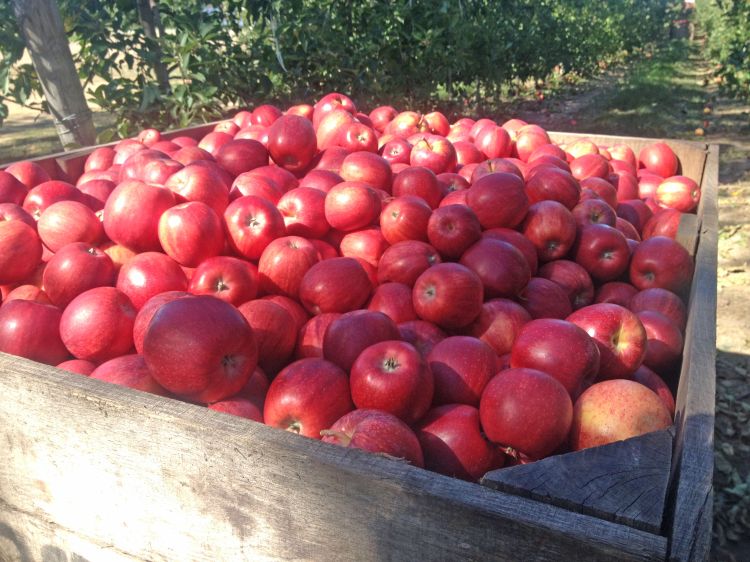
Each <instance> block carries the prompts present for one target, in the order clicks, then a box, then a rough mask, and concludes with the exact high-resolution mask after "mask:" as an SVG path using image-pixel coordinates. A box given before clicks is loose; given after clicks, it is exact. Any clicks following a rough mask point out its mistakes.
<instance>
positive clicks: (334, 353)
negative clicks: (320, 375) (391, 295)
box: [323, 310, 399, 372]
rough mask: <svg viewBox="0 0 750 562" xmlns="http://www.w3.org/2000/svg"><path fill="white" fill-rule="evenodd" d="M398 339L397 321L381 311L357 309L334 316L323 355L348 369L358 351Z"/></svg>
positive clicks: (324, 340) (324, 343)
mask: <svg viewBox="0 0 750 562" xmlns="http://www.w3.org/2000/svg"><path fill="white" fill-rule="evenodd" d="M397 339H399V332H398V328H397V327H396V324H395V322H393V320H391V319H390V318H389V317H388V316H386V315H385V314H383V313H382V312H376V311H370V310H354V311H352V312H347V313H346V314H343V315H342V316H341V317H340V318H337V319H336V320H334V321H333V322H332V323H331V324H330V326H329V327H328V329H327V330H326V333H325V337H324V339H323V356H324V357H325V358H326V359H327V360H328V361H331V362H332V363H335V364H336V365H338V366H339V367H341V368H342V369H344V371H346V372H349V371H350V369H351V368H352V365H353V364H354V361H355V360H356V359H357V357H358V356H359V354H360V353H361V352H362V351H364V350H365V349H366V348H368V347H369V346H371V345H373V344H375V343H377V342H381V341H386V340H397Z"/></svg>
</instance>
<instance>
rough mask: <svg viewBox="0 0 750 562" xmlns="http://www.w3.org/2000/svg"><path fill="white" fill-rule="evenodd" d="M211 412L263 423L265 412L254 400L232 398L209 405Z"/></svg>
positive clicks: (238, 397) (239, 397)
mask: <svg viewBox="0 0 750 562" xmlns="http://www.w3.org/2000/svg"><path fill="white" fill-rule="evenodd" d="M208 409H209V410H213V411H214V412H222V413H224V414H230V415H232V416H239V417H241V418H246V419H248V420H253V421H256V422H260V423H263V410H262V408H260V407H258V405H257V404H255V403H254V402H253V401H252V400H249V399H247V398H243V397H241V396H231V397H229V398H224V399H223V400H219V401H218V402H214V403H213V404H209V405H208Z"/></svg>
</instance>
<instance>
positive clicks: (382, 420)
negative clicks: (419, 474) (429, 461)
mask: <svg viewBox="0 0 750 562" xmlns="http://www.w3.org/2000/svg"><path fill="white" fill-rule="evenodd" d="M321 435H322V436H323V441H325V442H326V443H332V444H334V445H339V446H341V447H352V448H355V449H362V450H364V451H369V452H371V453H380V454H384V455H387V456H389V457H392V458H396V459H404V460H406V461H408V462H410V463H411V464H413V465H414V466H418V467H420V468H421V467H423V466H424V458H423V456H422V448H421V446H420V444H419V441H418V440H417V436H416V435H415V434H414V432H413V431H412V430H411V428H410V427H409V426H408V425H406V424H405V423H404V422H402V421H401V420H400V419H398V418H397V417H396V416H394V415H393V414H390V413H388V412H384V411H382V410H369V409H358V410H353V411H351V412H349V413H348V414H344V416H343V417H341V418H340V419H338V420H337V421H336V423H334V424H333V425H332V426H331V428H330V429H324V430H323V431H321Z"/></svg>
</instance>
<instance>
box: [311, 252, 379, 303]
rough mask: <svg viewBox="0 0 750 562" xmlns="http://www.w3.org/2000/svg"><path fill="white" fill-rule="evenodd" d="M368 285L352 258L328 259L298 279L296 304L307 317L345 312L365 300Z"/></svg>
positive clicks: (365, 273) (363, 272) (370, 288)
mask: <svg viewBox="0 0 750 562" xmlns="http://www.w3.org/2000/svg"><path fill="white" fill-rule="evenodd" d="M371 291H372V284H371V283H370V279H369V278H368V276H367V272H366V271H365V270H364V268H363V267H362V266H361V265H360V263H359V262H358V261H357V260H355V259H353V258H331V259H327V260H323V261H320V262H318V263H316V264H315V265H313V266H312V267H311V268H310V269H309V270H308V271H307V273H305V275H304V277H303V278H302V283H301V284H300V288H299V297H300V301H301V302H302V304H303V305H304V307H305V308H306V309H307V311H308V312H310V313H311V314H320V313H321V312H349V311H350V310H356V309H358V308H360V307H361V306H362V305H363V304H364V303H365V302H366V301H367V299H368V298H369V296H370V292H371Z"/></svg>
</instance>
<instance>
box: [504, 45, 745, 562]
mask: <svg viewBox="0 0 750 562" xmlns="http://www.w3.org/2000/svg"><path fill="white" fill-rule="evenodd" d="M505 113H506V114H507V115H508V116H510V115H514V116H520V117H521V118H524V119H526V120H528V121H530V122H534V123H539V124H540V125H542V126H544V127H546V128H548V129H550V130H561V131H571V132H581V133H606V134H613V135H629V136H645V137H664V138H680V139H685V140H694V141H705V142H708V143H715V144H719V145H720V157H721V165H720V178H719V179H720V183H721V187H720V191H719V266H718V271H717V276H718V278H717V280H718V310H717V341H716V347H717V361H716V368H717V416H716V438H715V448H716V469H715V473H714V487H715V503H714V512H715V516H714V521H715V524H714V545H713V552H712V558H713V559H714V560H721V561H734V560H736V561H746V560H750V384H749V383H750V375H748V373H749V372H750V107H749V106H748V105H746V104H742V103H740V102H737V101H735V100H730V99H726V98H724V97H721V96H720V95H719V92H718V89H717V87H716V85H715V84H714V83H713V81H712V80H711V75H710V66H709V64H708V63H707V62H706V61H705V60H703V59H702V58H701V56H700V49H699V48H698V46H697V45H695V44H693V45H691V46H687V45H686V44H684V43H682V44H676V45H672V46H671V47H670V48H668V49H666V50H663V51H660V52H658V53H655V54H654V56H653V58H651V59H647V60H642V61H639V62H637V63H634V64H632V65H631V66H629V67H625V68H618V69H615V70H612V71H610V72H608V73H606V74H605V75H603V76H600V77H597V78H595V79H592V80H590V81H589V82H587V83H585V84H584V85H582V86H578V87H575V88H574V91H569V92H567V93H564V94H562V95H560V96H555V97H553V98H552V99H545V100H544V101H542V102H539V101H536V100H535V101H527V102H522V103H517V104H513V105H512V106H511V107H509V108H507V111H506V112H505ZM698 128H701V129H703V132H704V135H702V136H699V135H697V134H696V129H698Z"/></svg>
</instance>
